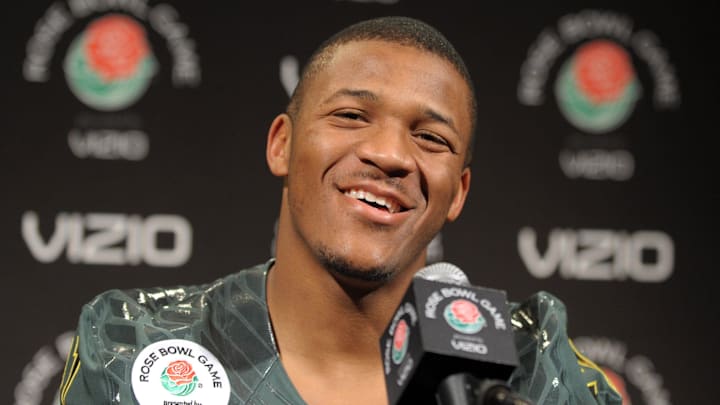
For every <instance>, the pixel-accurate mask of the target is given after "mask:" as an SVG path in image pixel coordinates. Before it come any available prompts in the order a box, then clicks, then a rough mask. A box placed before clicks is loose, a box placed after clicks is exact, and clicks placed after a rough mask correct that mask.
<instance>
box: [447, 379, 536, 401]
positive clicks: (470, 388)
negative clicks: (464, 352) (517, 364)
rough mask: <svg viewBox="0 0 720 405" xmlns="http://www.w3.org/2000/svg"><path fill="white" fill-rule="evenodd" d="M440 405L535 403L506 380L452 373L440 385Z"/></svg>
mask: <svg viewBox="0 0 720 405" xmlns="http://www.w3.org/2000/svg"><path fill="white" fill-rule="evenodd" d="M435 399H436V400H437V403H438V405H533V403H532V402H531V401H529V400H527V399H525V398H523V397H521V396H520V395H518V394H517V393H514V392H513V391H512V389H511V388H510V387H509V386H508V385H507V383H506V382H505V381H501V380H492V379H482V380H479V379H477V378H475V377H474V376H472V375H470V374H465V373H463V374H452V375H450V376H448V377H446V378H445V379H444V380H443V381H442V382H441V383H440V385H439V386H438V390H437V393H436V395H435Z"/></svg>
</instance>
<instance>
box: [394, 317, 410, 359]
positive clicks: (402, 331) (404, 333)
mask: <svg viewBox="0 0 720 405" xmlns="http://www.w3.org/2000/svg"><path fill="white" fill-rule="evenodd" d="M409 342H410V328H409V327H408V324H407V322H405V320H404V319H401V320H400V322H398V324H397V326H395V332H393V345H392V360H393V363H395V364H400V363H401V362H402V361H403V359H404V358H405V354H406V353H407V349H408V343H409Z"/></svg>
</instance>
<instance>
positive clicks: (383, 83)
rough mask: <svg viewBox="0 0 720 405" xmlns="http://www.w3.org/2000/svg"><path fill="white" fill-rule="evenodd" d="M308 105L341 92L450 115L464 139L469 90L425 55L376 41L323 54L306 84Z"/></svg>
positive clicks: (443, 63) (448, 66) (444, 64)
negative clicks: (363, 92)
mask: <svg viewBox="0 0 720 405" xmlns="http://www.w3.org/2000/svg"><path fill="white" fill-rule="evenodd" d="M306 85H307V90H306V92H307V93H306V94H305V96H304V98H305V99H307V100H308V102H309V103H310V104H311V105H317V104H318V103H321V102H322V100H324V99H325V97H327V96H328V95H331V94H334V93H336V92H337V91H339V90H342V89H353V90H368V91H371V92H372V93H374V94H376V95H378V97H379V99H380V100H381V101H388V102H391V101H392V102H397V103H405V104H406V105H415V106H416V107H418V108H422V109H427V108H430V109H432V110H437V111H440V112H442V113H443V114H446V115H448V116H451V117H452V118H453V120H454V121H455V122H457V124H458V130H460V132H462V133H463V135H464V136H468V137H469V133H470V125H471V123H470V121H471V107H470V106H471V101H470V97H471V96H470V88H469V86H468V84H467V82H466V81H465V79H464V78H463V76H462V75H461V74H460V73H459V72H458V71H457V69H456V68H455V66H454V65H453V64H452V63H450V62H449V61H447V60H446V59H444V58H442V57H441V56H438V55H435V54H433V53H431V52H428V51H425V50H422V49H419V48H416V47H413V46H408V45H402V44H398V43H394V42H387V41H382V40H362V41H352V42H348V43H345V44H342V45H339V46H337V47H336V48H334V49H332V50H330V51H329V54H328V55H325V57H322V62H320V65H319V66H318V68H317V69H316V72H315V74H314V75H313V77H312V78H311V79H310V80H309V83H306Z"/></svg>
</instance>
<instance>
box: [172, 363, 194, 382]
mask: <svg viewBox="0 0 720 405" xmlns="http://www.w3.org/2000/svg"><path fill="white" fill-rule="evenodd" d="M165 373H166V374H167V375H168V377H170V381H172V382H174V383H175V385H184V384H190V383H191V382H193V378H194V377H195V371H194V370H193V369H192V366H191V365H190V363H188V362H187V361H185V360H177V361H173V362H172V363H170V365H169V366H168V367H167V369H166V370H165Z"/></svg>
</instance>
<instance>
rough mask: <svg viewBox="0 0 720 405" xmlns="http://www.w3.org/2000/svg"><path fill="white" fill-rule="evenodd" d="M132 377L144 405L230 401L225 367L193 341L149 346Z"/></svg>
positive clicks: (160, 343) (137, 393) (135, 362)
mask: <svg viewBox="0 0 720 405" xmlns="http://www.w3.org/2000/svg"><path fill="white" fill-rule="evenodd" d="M131 378H132V389H133V393H134V394H135V399H136V400H137V402H138V403H139V404H140V405H157V404H172V405H175V404H203V405H204V404H220V405H226V404H227V403H228V402H229V400H230V381H229V380H228V376H227V373H226V372H225V368H224V367H223V366H222V364H220V361H219V360H218V359H217V358H216V357H215V356H214V355H213V354H212V353H210V351H208V350H207V349H205V348H204V347H202V346H200V345H199V344H197V343H195V342H192V341H189V340H183V339H169V340H162V341H159V342H155V343H152V344H150V345H149V346H147V347H145V348H144V349H143V350H142V351H141V352H140V353H139V354H138V356H137V357H136V358H135V361H134V363H133V366H132V375H131Z"/></svg>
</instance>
